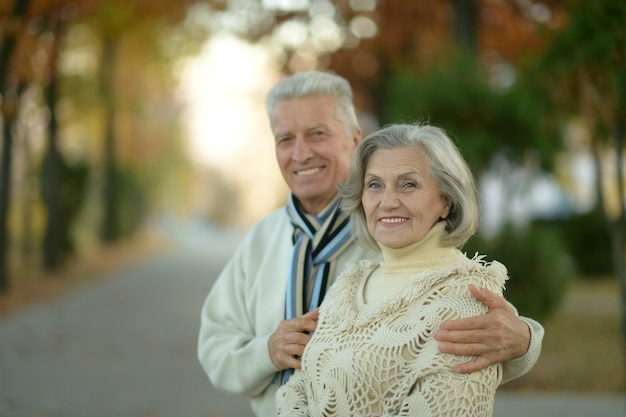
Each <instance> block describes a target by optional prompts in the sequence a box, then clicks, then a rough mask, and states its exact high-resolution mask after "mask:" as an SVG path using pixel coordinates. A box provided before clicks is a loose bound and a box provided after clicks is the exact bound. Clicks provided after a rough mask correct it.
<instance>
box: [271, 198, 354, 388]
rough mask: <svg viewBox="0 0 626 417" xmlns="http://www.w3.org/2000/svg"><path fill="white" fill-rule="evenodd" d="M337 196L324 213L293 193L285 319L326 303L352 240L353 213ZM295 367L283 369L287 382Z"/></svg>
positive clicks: (282, 380) (283, 380)
mask: <svg viewBox="0 0 626 417" xmlns="http://www.w3.org/2000/svg"><path fill="white" fill-rule="evenodd" d="M340 204H341V200H340V199H339V198H336V199H335V200H334V201H333V202H332V203H331V204H330V205H329V206H327V207H326V208H325V209H324V210H323V211H322V212H321V213H320V214H318V215H312V214H308V213H305V212H304V211H303V210H302V208H301V207H300V206H299V205H298V204H297V201H296V198H295V197H294V196H293V194H292V195H291V196H290V197H289V204H288V205H287V215H288V216H289V220H290V221H291V224H292V225H293V227H294V231H293V237H292V239H293V252H292V255H291V264H290V266H289V280H288V281H287V297H286V302H285V318H286V319H292V318H295V317H299V316H301V315H302V314H304V313H307V312H309V311H312V310H315V309H316V308H317V307H319V305H320V304H321V303H322V300H323V299H324V295H325V294H326V290H327V289H328V288H329V287H330V284H332V279H333V276H334V273H335V262H334V260H335V259H336V258H337V256H339V254H340V253H341V252H343V251H344V249H346V248H347V247H348V246H349V245H350V243H351V242H352V240H353V238H352V234H351V233H350V223H349V220H350V218H349V215H348V214H346V213H344V212H343V211H342V210H341V209H340ZM292 373H293V369H286V370H285V371H283V372H282V376H281V377H280V378H281V383H283V384H284V383H285V382H287V380H288V379H289V377H290V376H291V374H292Z"/></svg>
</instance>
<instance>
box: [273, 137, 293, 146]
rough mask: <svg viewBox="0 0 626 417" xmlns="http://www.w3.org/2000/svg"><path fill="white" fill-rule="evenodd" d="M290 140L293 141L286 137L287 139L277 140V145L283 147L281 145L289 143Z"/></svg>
mask: <svg viewBox="0 0 626 417" xmlns="http://www.w3.org/2000/svg"><path fill="white" fill-rule="evenodd" d="M290 140H291V138H290V137H289V136H285V137H282V138H276V144H277V145H281V144H284V143H287V142H289V141H290Z"/></svg>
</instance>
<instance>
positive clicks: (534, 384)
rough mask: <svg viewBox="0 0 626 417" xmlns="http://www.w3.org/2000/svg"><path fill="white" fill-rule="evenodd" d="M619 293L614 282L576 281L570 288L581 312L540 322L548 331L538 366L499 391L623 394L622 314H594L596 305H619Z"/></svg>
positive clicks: (568, 313)
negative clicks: (594, 305)
mask: <svg viewBox="0 0 626 417" xmlns="http://www.w3.org/2000/svg"><path fill="white" fill-rule="evenodd" d="M618 294H619V288H618V283H617V280H615V279H612V280H609V279H607V280H590V281H579V282H576V283H575V284H574V285H573V286H572V287H570V288H569V290H568V296H569V297H570V299H574V298H575V299H576V300H577V302H578V303H579V304H580V305H579V306H578V308H576V309H572V308H569V309H567V311H565V312H564V311H562V310H564V309H561V312H559V313H557V314H555V315H553V316H552V317H550V318H549V319H547V320H546V321H545V322H544V323H542V324H543V326H544V328H545V330H546V332H545V336H544V340H543V347H542V353H541V356H540V358H539V361H538V362H537V364H536V365H535V366H534V367H533V369H532V370H531V371H530V372H529V373H528V374H527V375H525V376H523V377H522V378H519V379H518V380H515V381H511V382H510V383H508V384H505V385H503V386H502V388H501V389H502V390H503V391H504V390H518V391H542V392H544V391H563V392H565V391H567V392H624V389H625V383H624V381H625V375H624V367H625V360H624V353H625V349H624V340H623V337H622V334H621V330H620V328H621V318H620V316H619V314H592V313H591V311H592V310H593V302H595V303H598V300H600V303H603V300H604V304H605V305H603V306H602V305H601V306H599V307H606V304H610V305H612V306H619V300H618V299H619V295H618ZM598 296H601V297H600V298H598ZM585 297H590V298H589V299H588V300H585ZM591 297H595V301H594V299H592V298H591ZM614 310H615V309H614Z"/></svg>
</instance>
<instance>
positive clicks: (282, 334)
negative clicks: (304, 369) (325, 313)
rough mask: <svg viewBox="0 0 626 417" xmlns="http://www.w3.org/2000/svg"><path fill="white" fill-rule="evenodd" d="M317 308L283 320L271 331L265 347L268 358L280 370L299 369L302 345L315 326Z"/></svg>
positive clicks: (302, 350)
mask: <svg viewBox="0 0 626 417" xmlns="http://www.w3.org/2000/svg"><path fill="white" fill-rule="evenodd" d="M319 314H320V313H319V309H315V310H313V311H309V312H308V313H306V314H303V315H302V316H300V317H296V318H293V319H289V320H283V321H281V322H280V323H279V324H278V327H277V328H276V331H274V333H272V335H271V336H270V339H269V341H268V342H267V347H268V349H269V351H270V359H271V360H272V363H273V364H274V366H275V367H277V368H278V369H280V370H283V369H287V368H294V369H300V358H301V357H302V352H304V347H305V346H306V344H307V343H309V340H311V333H313V332H314V331H315V328H316V327H317V319H318V317H319Z"/></svg>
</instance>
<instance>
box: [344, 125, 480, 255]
mask: <svg viewBox="0 0 626 417" xmlns="http://www.w3.org/2000/svg"><path fill="white" fill-rule="evenodd" d="M407 146H419V147H421V148H422V149H423V150H424V152H425V153H426V156H427V158H428V161H429V168H430V173H431V175H432V176H433V178H434V180H435V182H436V184H437V188H438V189H439V191H440V192H441V195H442V196H443V198H445V199H446V201H447V202H448V203H449V204H450V213H449V214H448V217H447V218H446V219H445V220H443V221H445V222H446V233H445V234H444V235H443V237H442V238H441V244H442V245H443V246H456V247H461V246H462V245H463V244H465V243H466V242H467V241H468V240H469V238H470V237H472V235H473V234H474V233H475V232H476V230H477V229H478V212H479V198H478V190H477V187H476V182H475V180H474V176H473V175H472V172H471V171H470V169H469V167H468V165H467V163H466V162H465V159H464V158H463V156H462V155H461V152H460V151H459V149H458V148H457V146H456V145H455V144H454V143H453V142H452V140H451V139H450V138H449V137H448V135H447V134H446V133H445V132H444V131H443V130H442V129H440V128H438V127H436V126H431V125H427V124H395V125H389V126H386V127H384V128H382V129H380V130H378V131H376V132H374V133H372V134H370V135H368V136H367V137H366V138H365V139H363V140H362V141H361V143H359V145H358V146H357V148H356V150H355V152H354V155H353V160H352V167H351V169H350V175H349V177H348V180H347V181H346V182H345V183H343V184H341V185H340V186H339V193H340V196H341V197H342V198H343V208H344V209H345V210H346V211H347V212H349V213H350V217H351V219H350V220H351V222H352V230H353V232H354V234H355V236H356V237H357V239H359V240H360V241H361V242H363V243H365V244H366V245H367V246H370V247H371V248H373V249H376V250H380V249H379V247H378V244H377V243H376V242H375V241H374V239H373V238H372V236H371V235H370V234H369V232H368V230H367V222H366V219H365V211H364V209H363V204H362V202H361V197H362V195H363V188H364V177H365V170H366V168H367V163H368V161H369V158H370V157H371V156H372V154H373V153H374V152H375V151H376V150H377V149H397V148H403V147H407Z"/></svg>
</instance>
